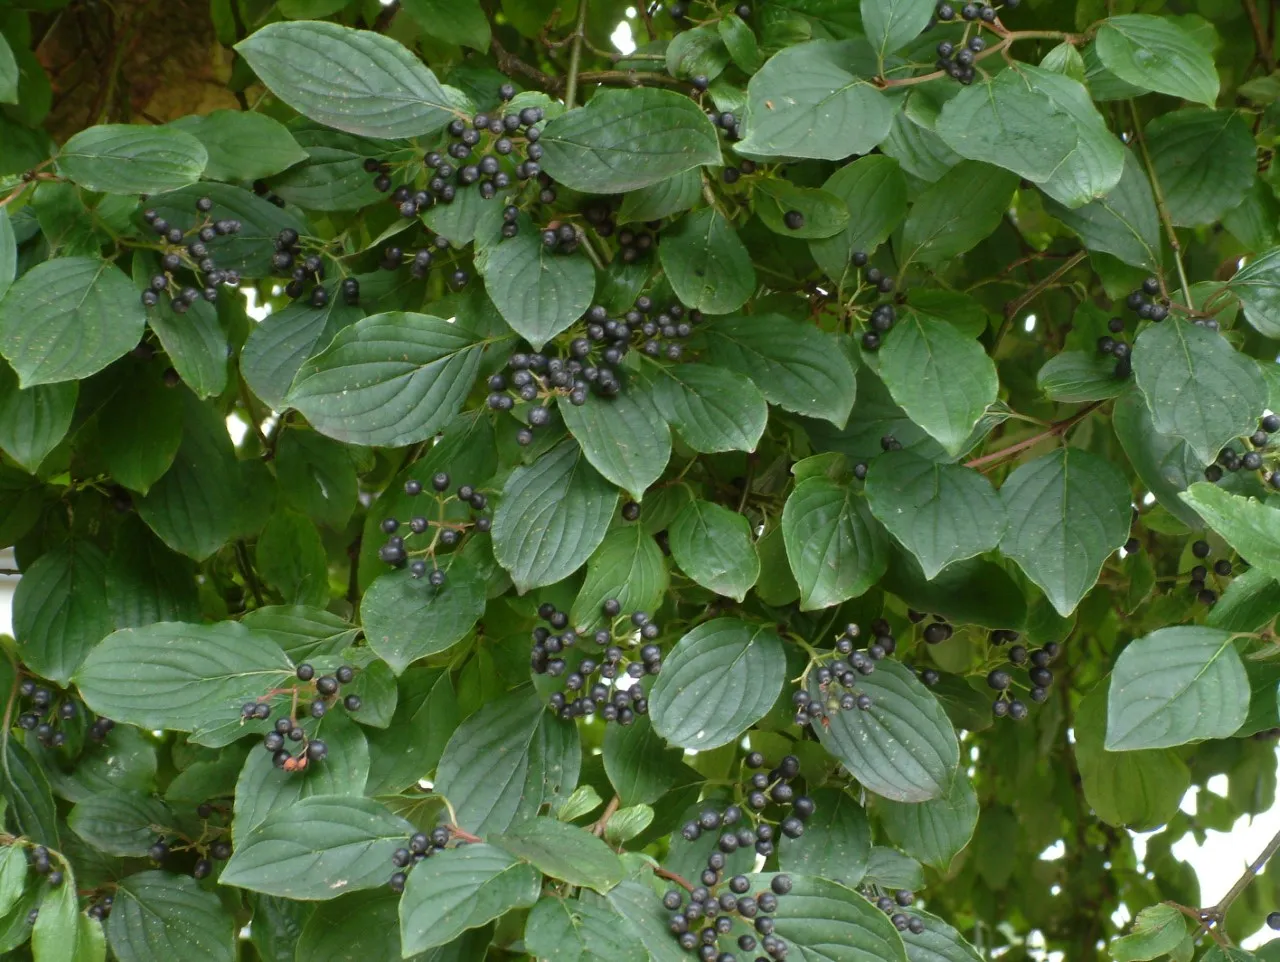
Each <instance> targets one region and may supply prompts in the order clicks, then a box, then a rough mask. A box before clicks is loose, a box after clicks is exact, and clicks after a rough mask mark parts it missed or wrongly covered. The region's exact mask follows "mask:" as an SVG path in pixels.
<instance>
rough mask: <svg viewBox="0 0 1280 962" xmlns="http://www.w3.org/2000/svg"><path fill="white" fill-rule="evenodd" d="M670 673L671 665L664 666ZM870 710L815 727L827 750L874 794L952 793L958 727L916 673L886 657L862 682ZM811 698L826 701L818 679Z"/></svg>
mask: <svg viewBox="0 0 1280 962" xmlns="http://www.w3.org/2000/svg"><path fill="white" fill-rule="evenodd" d="M664 672H665V667H664ZM858 684H859V687H860V688H861V690H862V691H863V692H865V693H866V694H868V695H870V696H871V700H872V705H871V708H870V709H868V710H867V711H860V710H856V709H855V710H854V711H840V712H836V713H834V714H833V715H832V717H831V719H830V722H831V723H830V725H818V726H815V731H816V732H817V735H818V740H819V741H820V742H822V745H823V747H824V748H826V749H827V751H829V752H831V754H833V755H835V756H836V758H838V759H840V761H841V763H842V764H843V765H844V767H845V768H847V769H848V770H849V772H850V774H852V775H853V777H854V778H856V779H857V780H858V781H859V782H861V783H862V785H863V787H864V788H866V789H867V790H868V791H870V792H874V793H875V794H877V795H880V796H883V797H884V798H887V799H890V800H891V801H895V802H927V801H929V799H932V798H942V797H944V796H946V794H947V793H948V792H949V791H950V790H951V782H952V779H953V778H955V777H956V769H957V767H958V766H959V764H960V748H959V745H958V743H957V742H956V733H955V729H954V728H952V727H951V722H950V721H948V720H947V716H946V713H945V712H943V710H942V706H941V705H939V704H938V701H937V699H935V698H934V697H933V695H932V693H931V692H930V691H929V689H927V688H925V687H924V685H922V684H921V683H920V682H919V681H918V680H917V679H916V676H915V673H914V672H913V671H912V670H911V669H910V668H907V667H905V666H903V665H901V664H899V663H898V662H896V661H892V660H889V659H886V660H884V661H881V662H878V663H877V664H876V670H875V672H873V673H872V674H870V675H867V676H865V677H864V678H862V679H860V681H859V683H858ZM810 694H811V695H812V696H813V697H814V698H816V699H819V701H820V702H821V700H823V699H824V698H825V696H824V695H822V694H821V693H820V692H819V691H818V689H817V681H816V679H813V678H811V680H810Z"/></svg>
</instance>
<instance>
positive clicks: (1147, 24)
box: [1095, 13, 1218, 107]
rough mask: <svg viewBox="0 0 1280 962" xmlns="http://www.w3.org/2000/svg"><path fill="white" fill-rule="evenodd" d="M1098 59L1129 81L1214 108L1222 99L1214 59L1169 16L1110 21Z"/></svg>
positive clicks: (1100, 35)
mask: <svg viewBox="0 0 1280 962" xmlns="http://www.w3.org/2000/svg"><path fill="white" fill-rule="evenodd" d="M1095 45H1096V49H1097V53H1098V59H1099V60H1101V61H1102V64H1103V66H1105V67H1106V68H1107V69H1108V70H1110V71H1111V72H1112V73H1113V74H1115V75H1116V76H1117V77H1119V78H1120V79H1121V80H1123V81H1125V82H1126V83H1129V84H1133V85H1134V86H1135V87H1140V88H1142V89H1143V90H1154V91H1156V92H1157V93H1163V94H1168V95H1169V96H1171V97H1180V98H1182V99H1183V100H1190V101H1192V102H1194V103H1201V104H1205V105H1206V106H1208V107H1212V106H1213V104H1214V102H1215V101H1216V100H1217V99H1218V71H1217V70H1216V69H1215V68H1214V65H1213V57H1212V56H1211V54H1210V53H1209V51H1208V50H1206V49H1205V48H1204V47H1203V46H1202V45H1201V44H1199V43H1197V42H1196V40H1195V38H1194V37H1193V36H1192V35H1191V34H1189V33H1187V31H1186V30H1184V29H1183V28H1182V27H1181V26H1180V25H1179V24H1177V23H1174V22H1173V21H1172V20H1171V19H1170V18H1168V17H1153V16H1149V15H1147V14H1136V13H1135V14H1128V15H1125V16H1120V17H1110V18H1108V19H1107V20H1105V21H1104V22H1103V24H1102V26H1101V27H1099V28H1098V33H1097V36H1096V39H1095Z"/></svg>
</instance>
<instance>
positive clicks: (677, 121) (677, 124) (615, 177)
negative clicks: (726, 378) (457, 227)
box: [539, 88, 720, 306]
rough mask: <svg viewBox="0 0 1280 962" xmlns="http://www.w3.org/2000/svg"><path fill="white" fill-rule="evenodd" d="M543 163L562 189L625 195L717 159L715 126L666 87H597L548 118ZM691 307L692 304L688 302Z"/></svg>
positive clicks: (713, 162) (543, 139)
mask: <svg viewBox="0 0 1280 962" xmlns="http://www.w3.org/2000/svg"><path fill="white" fill-rule="evenodd" d="M539 143H541V144H542V146H543V150H544V151H545V153H544V154H543V158H542V165H543V167H545V168H546V171H547V173H548V174H550V175H551V176H552V177H553V178H555V179H556V180H557V181H559V182H560V183H562V184H564V185H565V186H566V187H571V188H573V189H574V190H580V191H587V192H590V193H597V194H613V193H623V192H624V191H629V190H637V189H639V188H641V187H648V186H650V185H653V184H658V183H661V182H662V181H665V180H666V179H667V178H668V177H674V176H675V175H677V174H680V173H681V172H683V171H686V170H689V169H690V168H693V167H698V166H699V165H702V164H718V163H720V147H719V143H718V141H717V138H716V132H715V128H714V127H712V126H711V122H710V121H709V120H707V118H706V115H705V114H703V112H702V111H701V110H699V109H698V107H697V105H696V104H695V103H693V102H692V101H691V100H689V98H687V97H684V96H681V95H679V94H677V93H674V92H672V91H669V90H654V89H652V88H649V89H639V90H602V91H600V92H599V93H597V94H596V95H595V96H593V97H592V98H591V100H590V101H589V102H588V104H587V106H585V107H582V108H579V109H577V110H570V111H566V112H565V113H564V114H562V115H561V116H559V117H557V118H555V119H553V120H551V121H550V122H549V123H548V124H547V125H546V127H545V128H544V129H543V132H542V138H541V140H540V141H539ZM690 306H693V305H690Z"/></svg>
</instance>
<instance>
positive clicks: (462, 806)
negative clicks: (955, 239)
mask: <svg viewBox="0 0 1280 962" xmlns="http://www.w3.org/2000/svg"><path fill="white" fill-rule="evenodd" d="M580 753H581V748H580V746H579V743H578V732H577V729H576V728H574V726H573V725H572V724H571V723H569V722H564V721H561V720H560V719H558V718H556V717H555V716H554V715H553V714H552V713H551V712H549V711H548V710H547V707H546V705H545V704H544V703H543V701H542V699H541V697H539V695H538V693H537V692H536V691H534V690H533V689H532V688H522V689H518V690H516V691H513V692H508V693H507V694H505V695H503V696H501V697H500V698H498V699H496V700H494V701H491V702H489V703H488V704H487V705H485V706H484V707H483V708H481V709H480V710H479V711H478V712H476V713H475V714H474V715H472V716H471V717H469V718H468V719H467V720H466V721H464V722H463V723H462V724H461V725H460V726H459V727H458V729H457V730H456V731H455V732H454V733H453V736H452V737H451V738H450V739H449V744H448V745H446V746H445V750H444V756H443V757H442V758H441V759H440V765H439V766H438V768H437V770H436V779H435V790H436V791H437V792H438V793H440V794H441V795H443V796H444V797H445V798H447V799H449V801H450V803H451V804H452V805H453V809H454V811H455V812H456V813H457V816H458V824H459V826H460V827H462V828H465V829H467V830H468V831H470V832H475V833H477V834H481V835H483V834H485V833H487V832H502V831H505V830H506V829H508V828H510V827H511V826H512V825H513V824H516V823H518V822H519V821H521V820H523V819H525V818H528V817H530V816H532V815H536V814H537V812H538V810H539V809H540V808H541V807H542V805H543V804H544V803H546V802H549V801H551V800H553V799H554V798H557V797H559V796H561V795H568V794H569V793H570V792H572V791H573V789H574V787H575V786H576V784H577V781H578V766H579V757H580Z"/></svg>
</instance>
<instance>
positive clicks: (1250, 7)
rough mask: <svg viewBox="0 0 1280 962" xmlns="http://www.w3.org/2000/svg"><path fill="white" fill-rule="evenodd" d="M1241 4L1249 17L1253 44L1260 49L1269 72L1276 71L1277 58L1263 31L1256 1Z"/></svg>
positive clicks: (1246, 0) (1260, 55) (1250, 0)
mask: <svg viewBox="0 0 1280 962" xmlns="http://www.w3.org/2000/svg"><path fill="white" fill-rule="evenodd" d="M1241 2H1242V3H1243V4H1244V12H1245V13H1246V14H1248V16H1249V26H1250V27H1251V28H1252V30H1253V42H1254V43H1255V44H1256V45H1257V47H1258V56H1259V57H1261V58H1262V61H1263V63H1265V64H1266V65H1267V69H1268V70H1275V69H1276V58H1275V55H1274V54H1273V53H1272V52H1271V42H1270V41H1269V40H1268V39H1267V33H1266V31H1265V30H1263V29H1262V18H1261V17H1259V16H1258V5H1257V3H1256V2H1255V0H1241Z"/></svg>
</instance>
